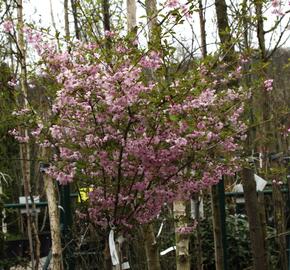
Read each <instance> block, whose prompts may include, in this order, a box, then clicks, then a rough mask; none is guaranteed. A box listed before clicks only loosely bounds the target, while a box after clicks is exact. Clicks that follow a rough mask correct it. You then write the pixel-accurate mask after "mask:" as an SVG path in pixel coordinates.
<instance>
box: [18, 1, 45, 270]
mask: <svg viewBox="0 0 290 270" xmlns="http://www.w3.org/2000/svg"><path fill="white" fill-rule="evenodd" d="M17 32H18V48H19V59H20V67H21V74H20V87H21V95H22V96H21V101H20V102H21V103H22V104H23V106H24V108H28V86H27V69H26V49H25V42H24V23H23V3H22V0H17ZM19 131H20V135H21V136H22V137H25V138H28V136H29V134H28V129H27V128H20V130H19ZM20 159H21V169H22V178H23V187H24V196H25V205H26V213H27V231H28V238H29V247H30V253H31V264H32V269H38V264H39V253H40V242H39V238H38V232H37V227H36V225H35V224H34V222H33V218H32V216H31V211H32V210H31V209H29V208H30V207H29V198H31V201H32V203H33V197H32V194H31V183H30V181H31V172H30V149H29V142H23V143H20ZM33 208H34V210H35V205H34V207H33ZM33 239H34V240H35V241H33ZM33 242H34V243H33ZM34 244H35V248H34Z"/></svg>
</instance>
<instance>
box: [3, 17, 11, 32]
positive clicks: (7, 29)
mask: <svg viewBox="0 0 290 270" xmlns="http://www.w3.org/2000/svg"><path fill="white" fill-rule="evenodd" d="M2 27H3V31H4V32H6V33H10V32H11V31H12V30H13V22H12V21H11V20H6V21H4V22H3V24H2Z"/></svg>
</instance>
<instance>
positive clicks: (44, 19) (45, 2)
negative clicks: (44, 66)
mask: <svg viewBox="0 0 290 270" xmlns="http://www.w3.org/2000/svg"><path fill="white" fill-rule="evenodd" d="M213 1H214V0H208V1H207V6H211V7H210V8H208V9H207V13H206V24H207V25H206V29H207V42H208V43H209V44H210V43H215V42H216V40H217V33H216V27H215V24H216V23H215V12H214V6H213V5H212V4H213ZM69 2H70V1H69ZM124 2H126V1H124ZM159 2H161V1H159ZM162 2H164V0H163V1H162ZM24 4H25V6H24V8H25V18H26V20H27V21H28V22H35V23H37V24H38V25H39V24H41V25H42V26H44V27H48V26H51V24H52V21H51V15H50V10H51V9H50V1H49V0H24ZM52 8H53V14H54V17H55V21H56V24H57V25H58V26H59V29H58V30H60V31H61V32H62V31H63V30H62V28H63V16H64V12H63V0H52ZM125 8H126V7H125V5H124V9H125ZM137 10H138V12H137V13H138V14H137V15H138V17H139V19H138V21H139V22H141V21H142V20H143V21H144V18H143V19H142V18H140V17H141V16H142V15H145V11H144V9H143V8H142V7H141V6H138V7H137ZM264 16H265V17H266V18H267V21H266V22H265V29H269V28H270V27H271V25H273V23H274V21H275V19H276V16H274V15H273V14H272V13H271V8H270V9H268V10H267V11H266V13H265V14H264ZM288 20H289V14H288V17H287V18H285V19H284V25H285V23H286V21H288ZM70 21H71V22H72V18H70ZM192 21H193V23H192ZM191 25H193V26H194V31H195V33H196V36H193V35H192V29H191V27H190V25H189V24H186V25H183V26H178V27H176V29H175V30H176V33H177V35H178V37H179V39H180V40H181V41H182V42H183V43H185V44H187V45H188V46H189V45H191V41H192V40H193V41H194V46H195V47H198V42H199V18H198V13H195V14H194V15H193V18H192V19H191ZM71 27H73V26H71ZM288 28H289V27H288ZM289 34H290V30H288V31H287V33H286V35H285V40H286V43H285V45H284V46H286V47H288V48H290V39H289ZM277 35H278V32H277V34H276V38H277ZM286 37H288V38H286ZM266 39H267V40H268V42H269V41H270V36H269V35H268V36H266ZM274 39H275V37H274ZM141 42H144V40H143V41H142V38H141ZM215 48H216V47H215V45H210V46H209V50H210V51H213V50H215Z"/></svg>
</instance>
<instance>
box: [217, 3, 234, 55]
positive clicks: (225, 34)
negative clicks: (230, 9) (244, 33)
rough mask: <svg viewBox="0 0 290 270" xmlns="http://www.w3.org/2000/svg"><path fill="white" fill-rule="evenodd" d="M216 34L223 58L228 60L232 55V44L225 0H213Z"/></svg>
mask: <svg viewBox="0 0 290 270" xmlns="http://www.w3.org/2000/svg"><path fill="white" fill-rule="evenodd" d="M215 9H216V16H217V26H218V34H219V38H220V41H221V44H222V51H223V53H224V55H223V58H224V60H225V61H230V60H231V59H232V56H233V55H234V46H233V42H232V36H231V32H230V26H229V20H228V14H227V4H226V1H225V0H215Z"/></svg>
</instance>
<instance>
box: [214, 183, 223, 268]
mask: <svg viewBox="0 0 290 270" xmlns="http://www.w3.org/2000/svg"><path fill="white" fill-rule="evenodd" d="M211 206H212V216H213V236H214V250H215V269H216V270H224V250H223V236H222V224H221V213H220V207H221V206H220V204H219V198H218V186H212V188H211Z"/></svg>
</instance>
